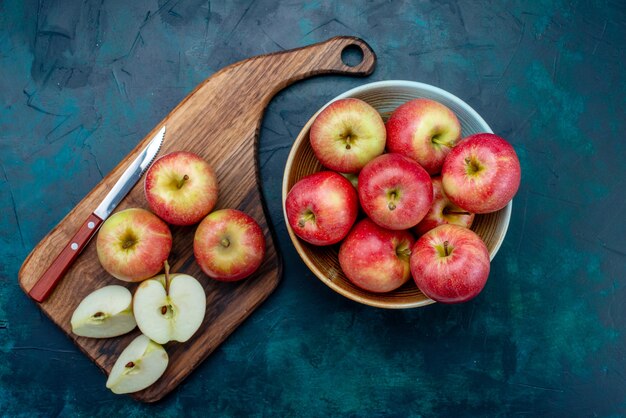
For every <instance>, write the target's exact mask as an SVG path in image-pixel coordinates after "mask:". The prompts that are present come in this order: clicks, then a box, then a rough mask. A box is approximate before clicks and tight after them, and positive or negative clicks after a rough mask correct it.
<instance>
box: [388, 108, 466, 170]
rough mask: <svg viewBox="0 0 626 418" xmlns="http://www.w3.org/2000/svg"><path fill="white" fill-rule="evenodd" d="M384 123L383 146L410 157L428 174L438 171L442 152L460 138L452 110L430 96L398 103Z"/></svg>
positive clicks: (442, 156) (442, 159) (459, 131)
mask: <svg viewBox="0 0 626 418" xmlns="http://www.w3.org/2000/svg"><path fill="white" fill-rule="evenodd" d="M386 127H387V150H388V151H389V152H397V153H399V154H402V155H405V156H407V157H409V158H412V159H414V160H415V161H417V162H418V163H420V165H421V166H422V167H424V169H425V170H426V171H427V172H428V174H430V175H433V174H437V173H439V172H440V171H441V166H442V165H443V161H444V160H445V158H446V156H447V155H448V153H449V152H450V150H451V149H452V148H453V147H454V146H455V145H456V143H457V142H458V141H459V140H460V139H461V124H460V123H459V120H458V118H457V117H456V115H455V114H454V112H452V110H450V109H449V108H448V107H446V106H445V105H443V104H441V103H439V102H437V101H435V100H431V99H414V100H411V101H409V102H406V103H404V104H402V105H400V106H399V107H398V108H397V109H396V110H395V111H394V112H393V113H392V114H391V116H390V117H389V119H388V120H387V123H386Z"/></svg>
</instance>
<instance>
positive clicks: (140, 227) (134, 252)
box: [96, 208, 172, 282]
mask: <svg viewBox="0 0 626 418" xmlns="http://www.w3.org/2000/svg"><path fill="white" fill-rule="evenodd" d="M171 249H172V234H171V233H170V230H169V228H168V227H167V224H166V223H165V222H163V221H162V220H161V219H159V218H158V217H157V216H156V215H154V214H153V213H151V212H148V211H147V210H145V209H140V208H131V209H126V210H123V211H120V212H116V213H114V214H113V215H111V216H110V217H109V218H108V219H107V220H106V221H105V222H104V224H102V227H101V228H100V231H98V238H97V241H96V251H97V253H98V260H100V264H102V267H103V268H104V269H105V270H106V271H107V272H109V273H110V274H111V275H112V276H113V277H115V278H118V279H120V280H123V281H125V282H139V281H142V280H145V279H147V278H149V277H152V276H154V275H155V274H157V273H158V272H159V271H161V269H162V268H163V263H164V262H165V260H167V257H168V256H169V254H170V250H171Z"/></svg>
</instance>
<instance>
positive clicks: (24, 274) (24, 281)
mask: <svg viewBox="0 0 626 418" xmlns="http://www.w3.org/2000/svg"><path fill="white" fill-rule="evenodd" d="M348 46H351V47H354V46H357V47H359V48H360V49H361V50H362V51H363V60H362V61H361V62H360V63H359V64H357V65H355V66H353V67H350V66H348V65H346V64H344V63H343V62H342V60H341V53H342V51H343V50H344V48H346V47H348ZM375 62H376V57H375V55H374V53H373V51H372V50H371V48H370V47H369V46H368V45H367V44H366V43H365V42H363V41H362V40H360V39H358V38H353V37H336V38H332V39H330V40H328V41H326V42H322V43H319V44H315V45H311V46H308V47H305V48H300V49H294V50H289V51H284V52H280V53H274V54H269V55H262V56H258V57H253V58H250V59H248V60H245V61H241V62H239V63H236V64H233V65H231V66H229V67H226V68H224V69H222V70H221V71H219V72H217V73H216V74H214V75H213V76H211V77H210V78H208V79H207V80H205V81H204V82H203V83H201V84H200V85H199V86H198V87H197V88H196V89H195V90H194V91H193V92H192V93H191V94H189V95H188V96H187V97H186V98H185V99H184V100H183V101H182V102H181V103H180V104H179V105H178V106H177V107H176V108H175V109H174V110H173V111H172V112H171V113H170V114H169V115H168V116H167V117H166V118H165V119H164V120H163V121H162V122H161V123H159V124H158V125H157V126H156V127H155V128H154V129H153V131H152V132H149V133H148V134H147V135H146V137H145V138H144V139H143V140H142V141H141V142H140V143H139V144H138V145H137V146H136V147H135V148H134V150H133V151H131V152H130V153H129V154H128V155H127V156H126V157H125V158H124V159H123V160H122V161H121V162H120V164H119V165H118V166H117V167H116V168H115V169H113V171H111V173H109V174H108V175H107V176H106V177H105V178H104V179H103V180H102V181H101V182H100V183H99V184H98V185H97V186H96V187H95V188H94V189H93V190H92V191H91V192H90V193H89V194H88V195H87V196H86V197H85V198H84V199H83V200H82V201H81V202H80V203H79V204H78V205H77V206H76V207H75V208H74V209H73V210H72V211H71V212H70V213H69V214H68V215H67V216H66V217H65V218H64V219H63V220H62V221H61V222H60V223H59V224H58V225H57V226H56V227H55V228H54V229H53V230H52V231H51V232H50V233H49V234H48V235H47V236H46V237H44V238H43V239H42V240H41V242H40V243H39V244H38V245H37V246H36V247H35V249H34V250H33V251H32V252H31V254H30V255H29V256H28V257H27V259H26V261H25V262H24V264H23V265H22V268H21V269H20V272H19V283H20V286H21V287H22V289H23V290H24V291H25V292H27V293H28V292H29V291H30V290H31V288H32V287H33V285H34V283H35V282H36V280H37V279H38V278H39V277H40V276H41V274H42V273H43V272H44V271H45V270H46V269H47V268H48V266H49V265H50V263H52V262H53V260H54V259H55V257H56V256H57V255H58V253H59V251H58V249H59V248H62V247H63V246H64V245H65V244H66V243H67V242H68V240H69V239H70V238H71V237H72V235H73V234H74V233H75V232H76V230H77V228H78V227H79V226H80V224H81V222H82V221H83V220H84V219H86V218H87V217H88V216H89V214H90V213H91V211H92V210H93V209H94V208H95V207H96V206H97V204H98V203H99V202H100V201H101V200H102V199H103V198H104V196H105V195H106V193H107V192H108V190H109V189H110V188H111V187H112V185H113V184H114V183H115V181H117V179H118V178H119V176H120V175H121V174H122V172H123V171H124V169H125V168H126V167H127V165H128V164H129V162H130V161H132V159H133V158H135V157H136V156H137V154H138V153H139V152H140V151H141V149H142V148H143V147H144V146H145V145H146V144H147V142H148V141H149V140H150V138H151V137H152V136H153V135H154V134H155V133H156V132H157V130H158V129H160V128H161V127H162V126H163V125H164V124H165V125H166V126H167V133H166V136H165V139H164V143H163V147H162V150H161V152H160V154H161V155H164V154H166V153H168V152H172V151H175V150H186V151H190V152H195V153H197V154H199V155H201V156H202V157H204V158H206V159H207V160H208V161H209V163H210V164H211V165H212V166H213V168H214V169H215V171H216V174H217V177H218V181H219V185H220V196H219V200H218V203H217V207H216V209H219V208H227V207H228V208H237V209H240V210H242V211H244V212H246V213H248V214H249V215H250V216H252V217H253V218H255V219H256V220H257V221H258V222H259V224H260V225H261V227H262V228H263V230H264V233H265V238H266V241H267V254H266V258H265V260H264V262H263V264H262V265H261V267H260V268H259V270H258V271H257V272H256V273H255V274H254V275H253V276H252V277H250V278H248V279H246V280H244V281H242V282H236V283H222V282H216V281H213V280H210V279H209V278H208V277H206V276H205V275H204V274H203V273H202V272H201V270H200V268H199V267H198V265H197V264H196V262H195V260H194V258H193V234H194V232H195V226H191V227H171V230H172V235H173V237H174V243H173V247H172V252H171V255H170V264H171V266H172V271H173V272H184V273H187V274H190V275H192V276H195V277H197V278H199V280H201V282H202V283H203V285H204V287H205V291H206V294H207V312H206V316H205V319H204V322H203V324H202V327H201V328H200V330H199V332H198V333H196V335H195V336H194V337H193V338H192V339H191V340H189V341H187V342H186V343H184V344H180V343H168V344H166V346H165V348H166V350H167V352H168V354H169V356H170V364H169V366H168V368H167V370H166V372H165V374H164V375H163V376H162V377H161V379H159V381H157V382H156V383H155V384H154V385H152V386H151V387H149V388H147V389H146V390H144V391H141V392H138V393H136V394H134V395H133V396H134V397H135V398H136V399H138V400H141V401H145V402H154V401H157V400H159V399H161V398H162V397H163V396H165V395H166V394H167V393H169V392H170V391H171V390H173V389H174V388H175V387H176V386H177V385H178V384H179V383H180V382H181V381H182V380H183V379H184V378H185V377H186V376H187V375H188V374H189V373H190V372H191V371H192V370H193V369H194V368H195V367H197V366H198V364H200V362H202V360H204V359H205V358H206V357H207V356H208V355H209V354H210V353H211V352H212V351H213V350H214V349H215V348H216V347H217V346H218V345H219V344H220V343H221V342H222V341H224V340H225V339H226V337H227V336H228V335H229V334H230V333H231V332H232V331H233V330H234V329H235V328H236V327H237V326H238V325H239V324H240V323H241V322H242V321H243V320H244V319H245V318H246V317H248V316H249V315H250V314H251V313H252V311H253V310H254V309H255V308H256V307H257V306H258V305H259V304H260V303H261V302H262V301H263V300H265V299H266V298H267V296H268V295H269V294H271V293H272V291H273V290H274V289H275V288H276V286H277V285H278V282H279V281H280V278H281V273H282V264H281V261H280V257H279V254H278V253H277V249H276V245H275V243H274V237H273V233H272V232H271V230H270V227H269V225H268V222H267V220H266V214H265V208H264V204H263V202H262V196H261V192H260V184H259V176H258V162H257V155H256V153H257V139H258V135H259V127H260V124H261V120H262V117H263V112H264V110H265V107H266V106H267V104H268V103H269V101H270V100H271V98H272V97H273V96H274V95H275V94H276V93H277V92H278V91H279V90H281V89H283V88H284V87H286V86H288V85H289V84H291V83H293V82H295V81H298V80H301V79H304V78H307V77H311V76H315V75H320V74H330V73H335V74H349V75H361V76H363V75H368V74H370V73H371V72H372V71H373V69H374V66H375ZM129 207H144V208H147V202H146V200H145V196H144V192H143V182H142V181H140V182H139V183H137V185H135V187H134V188H133V189H132V190H131V192H130V193H129V194H128V195H127V196H126V198H125V199H124V200H123V201H122V202H121V203H120V205H119V206H118V208H117V210H118V211H119V210H122V209H125V208H129ZM113 283H115V284H122V285H125V286H127V287H128V288H130V289H131V291H133V290H134V288H135V286H136V285H133V284H125V283H122V282H120V281H118V280H116V279H114V278H113V277H112V276H110V275H109V274H107V273H106V272H105V271H104V270H103V269H102V267H101V266H100V264H99V262H98V259H97V255H96V250H95V243H94V241H92V242H91V243H90V244H88V245H87V247H86V248H85V250H84V251H83V252H82V254H81V255H80V256H79V257H78V259H77V260H76V262H75V263H74V264H73V265H72V266H71V267H70V269H69V270H68V271H67V273H66V275H65V277H64V278H63V280H62V281H61V283H60V284H59V285H58V286H57V288H56V289H55V291H54V292H53V293H52V294H51V295H50V297H49V298H48V300H46V301H45V302H44V303H42V304H40V307H41V309H42V311H43V312H44V313H45V314H46V315H47V316H48V317H49V318H50V319H51V320H52V321H53V322H54V323H56V324H57V325H58V326H59V327H60V328H61V329H62V330H63V331H64V332H65V333H67V334H68V336H69V337H70V338H71V339H72V340H73V341H74V342H75V343H76V344H77V345H78V347H79V348H80V349H81V350H82V351H83V352H84V353H85V354H86V355H87V356H89V357H90V358H91V359H93V361H94V362H95V363H96V364H97V365H98V366H99V367H100V368H101V369H102V370H103V371H104V372H105V373H107V374H108V372H109V371H110V370H111V368H112V366H113V364H114V362H115V360H116V358H117V356H118V354H119V353H120V352H121V351H122V350H123V348H124V347H126V346H127V345H128V344H129V343H130V341H132V339H133V338H135V337H136V336H137V335H138V333H139V331H138V330H135V331H134V332H132V333H130V334H127V335H125V336H121V337H117V338H111V339H104V340H98V339H89V338H83V337H78V336H76V335H73V334H72V333H71V329H70V317H71V314H72V312H73V310H74V309H75V308H76V306H77V305H78V303H79V302H80V301H81V300H82V298H83V297H85V296H86V295H87V294H89V293H91V292H92V291H94V290H95V289H97V288H100V287H102V286H105V285H108V284H113Z"/></svg>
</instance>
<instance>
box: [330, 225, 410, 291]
mask: <svg viewBox="0 0 626 418" xmlns="http://www.w3.org/2000/svg"><path fill="white" fill-rule="evenodd" d="M413 242H414V239H413V236H412V235H411V234H410V233H409V231H392V230H390V229H385V228H382V227H380V226H378V225H376V224H375V223H374V222H373V221H372V220H371V219H369V218H365V219H362V220H361V221H359V222H358V223H357V224H356V225H355V226H354V228H352V230H351V231H350V233H349V234H348V236H347V237H346V239H345V240H344V241H343V242H342V243H341V247H339V265H340V266H341V270H343V273H344V274H345V275H346V277H347V278H348V280H350V281H351V282H352V283H353V284H354V285H355V286H357V287H360V288H361V289H364V290H368V291H370V292H376V293H382V292H390V291H392V290H395V289H397V288H399V287H400V286H402V285H403V284H404V283H406V282H407V281H408V280H409V278H410V277H411V271H410V265H409V257H410V254H411V246H412V245H413Z"/></svg>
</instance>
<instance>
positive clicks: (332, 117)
mask: <svg viewBox="0 0 626 418" xmlns="http://www.w3.org/2000/svg"><path fill="white" fill-rule="evenodd" d="M386 137H387V132H386V130H385V123H384V122H383V119H382V117H381V116H380V114H379V113H378V111H376V109H374V108H373V107H372V106H370V105H369V104H367V103H366V102H364V101H363V100H359V99H352V98H350V99H341V100H337V101H335V102H332V103H331V104H330V105H328V106H327V107H326V108H325V109H324V110H322V111H321V112H320V114H319V115H318V116H317V117H316V118H315V121H314V122H313V124H312V125H311V129H310V132H309V139H310V142H311V148H313V152H314V153H315V156H316V157H317V159H318V160H319V161H320V162H321V163H322V165H324V166H325V167H327V168H330V169H331V170H334V171H338V172H341V173H357V172H358V171H359V170H361V168H363V167H364V166H365V164H367V163H368V162H369V161H370V160H371V159H373V158H374V157H377V156H378V155H380V154H382V153H383V151H384V150H385V141H386Z"/></svg>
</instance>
